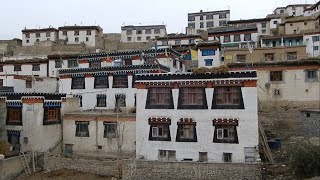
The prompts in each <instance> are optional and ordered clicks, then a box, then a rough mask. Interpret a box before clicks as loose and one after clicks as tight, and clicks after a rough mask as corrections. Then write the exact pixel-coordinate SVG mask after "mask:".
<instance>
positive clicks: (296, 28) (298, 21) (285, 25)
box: [278, 16, 319, 35]
mask: <svg viewBox="0 0 320 180" xmlns="http://www.w3.org/2000/svg"><path fill="white" fill-rule="evenodd" d="M317 19H318V18H317V17H316V16H306V17H305V16H299V17H293V18H287V19H284V20H283V21H282V22H281V23H280V24H279V26H278V35H290V34H303V33H305V32H308V31H309V30H314V29H317V28H318V27H319V24H318V23H317Z"/></svg>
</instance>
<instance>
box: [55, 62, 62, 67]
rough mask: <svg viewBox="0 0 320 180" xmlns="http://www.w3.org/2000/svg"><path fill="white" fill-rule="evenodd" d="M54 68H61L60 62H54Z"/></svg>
mask: <svg viewBox="0 0 320 180" xmlns="http://www.w3.org/2000/svg"><path fill="white" fill-rule="evenodd" d="M54 63H55V68H62V60H55V61H54Z"/></svg>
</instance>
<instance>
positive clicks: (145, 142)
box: [136, 71, 259, 162]
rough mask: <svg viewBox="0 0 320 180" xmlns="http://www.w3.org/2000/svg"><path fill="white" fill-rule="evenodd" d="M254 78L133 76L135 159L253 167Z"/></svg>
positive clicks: (243, 73) (255, 135) (246, 74)
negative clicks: (222, 163)
mask: <svg viewBox="0 0 320 180" xmlns="http://www.w3.org/2000/svg"><path fill="white" fill-rule="evenodd" d="M256 73H257V72H256V71H238V72H237V71H230V72H227V73H223V74H210V73H206V74H198V75H197V74H192V73H190V74H160V75H159V74H148V75H137V77H136V86H137V88H138V93H137V99H139V101H137V121H136V157H137V158H139V159H140V158H141V159H146V160H152V161H199V162H254V161H255V160H256V157H257V156H256V154H257V147H258V144H259V140H258V139H259V135H258V114H257V105H258V104H257V87H256V83H257V74H256Z"/></svg>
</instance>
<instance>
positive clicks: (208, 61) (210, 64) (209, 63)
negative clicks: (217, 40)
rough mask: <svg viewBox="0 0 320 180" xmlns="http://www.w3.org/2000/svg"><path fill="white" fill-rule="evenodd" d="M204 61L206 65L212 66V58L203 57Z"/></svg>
mask: <svg viewBox="0 0 320 180" xmlns="http://www.w3.org/2000/svg"><path fill="white" fill-rule="evenodd" d="M204 61H205V65H206V66H212V62H213V59H205V60H204Z"/></svg>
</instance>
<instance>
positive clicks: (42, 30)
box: [22, 28, 58, 33]
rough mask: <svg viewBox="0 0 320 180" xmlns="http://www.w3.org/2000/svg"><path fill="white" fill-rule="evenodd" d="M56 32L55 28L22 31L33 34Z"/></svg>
mask: <svg viewBox="0 0 320 180" xmlns="http://www.w3.org/2000/svg"><path fill="white" fill-rule="evenodd" d="M52 31H58V29H56V28H42V29H24V30H22V33H34V32H52Z"/></svg>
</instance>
